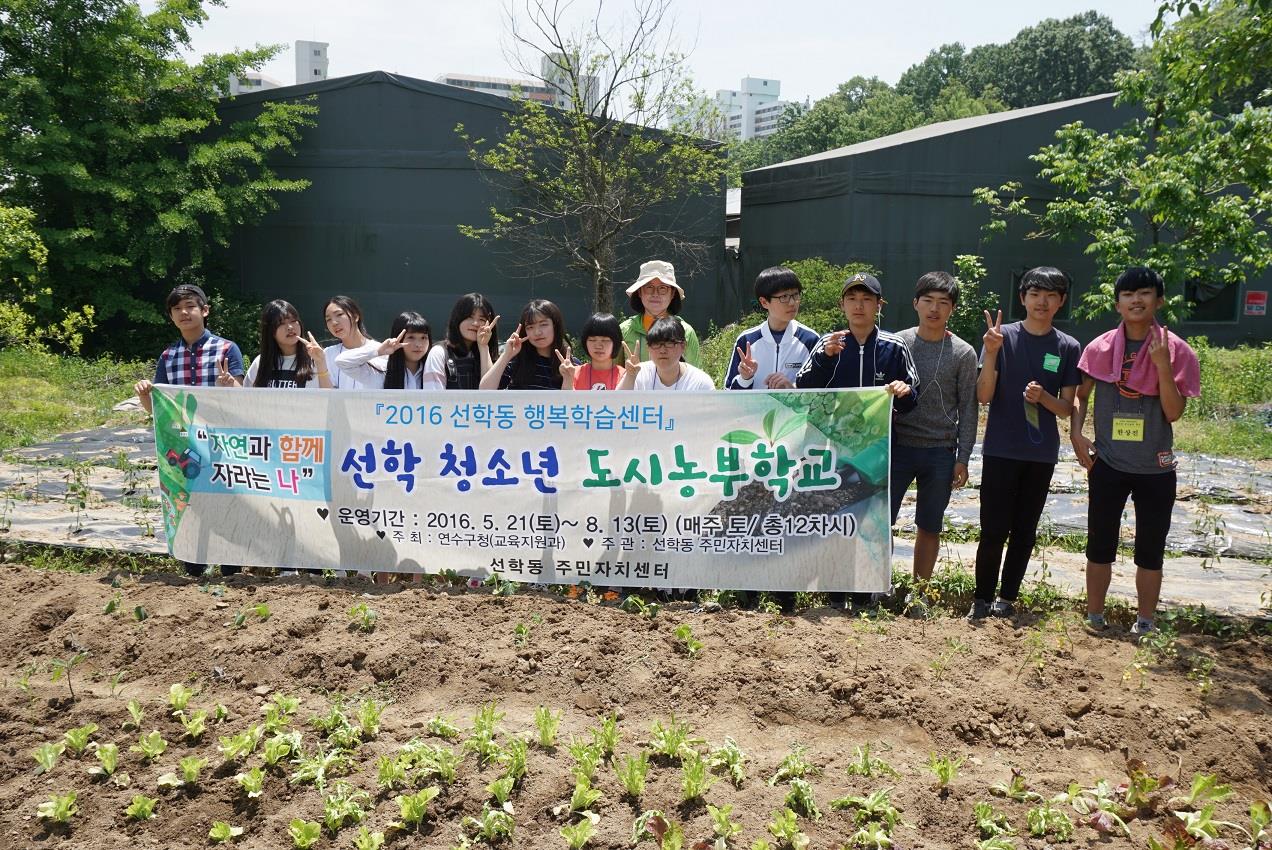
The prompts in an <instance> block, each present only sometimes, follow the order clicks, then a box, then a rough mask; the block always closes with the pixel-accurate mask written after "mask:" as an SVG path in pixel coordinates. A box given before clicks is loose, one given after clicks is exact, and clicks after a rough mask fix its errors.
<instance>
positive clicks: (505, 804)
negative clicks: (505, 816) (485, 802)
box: [486, 776, 514, 814]
mask: <svg viewBox="0 0 1272 850" xmlns="http://www.w3.org/2000/svg"><path fill="white" fill-rule="evenodd" d="M513 785H514V782H513V778H512V777H511V776H501V777H499V778H498V779H496V780H495V781H494V782H491V783H490V784H489V785H487V786H486V793H487V794H489V795H490V796H492V797H494V798H495V802H496V803H498V804H499V808H501V809H503V810H504V811H505V812H508V813H510V814H511V813H512V811H513V808H512V802H511V799H510V798H511V797H512V787H513Z"/></svg>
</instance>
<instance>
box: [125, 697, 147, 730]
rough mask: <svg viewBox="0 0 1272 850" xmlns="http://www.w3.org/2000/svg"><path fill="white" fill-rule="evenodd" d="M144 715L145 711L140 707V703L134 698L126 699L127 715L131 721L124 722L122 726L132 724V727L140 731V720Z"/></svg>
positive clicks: (126, 726)
mask: <svg viewBox="0 0 1272 850" xmlns="http://www.w3.org/2000/svg"><path fill="white" fill-rule="evenodd" d="M145 716H146V712H145V711H144V710H143V709H142V707H141V703H139V702H137V700H135V699H130V700H128V717H129V718H130V719H131V722H125V723H124V728H125V729H127V728H128V727H129V726H132V728H133V729H136V730H137V731H138V732H140V731H141V721H142V720H143V719H144V718H145Z"/></svg>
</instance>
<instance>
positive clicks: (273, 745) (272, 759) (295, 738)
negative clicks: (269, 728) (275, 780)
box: [262, 731, 300, 767]
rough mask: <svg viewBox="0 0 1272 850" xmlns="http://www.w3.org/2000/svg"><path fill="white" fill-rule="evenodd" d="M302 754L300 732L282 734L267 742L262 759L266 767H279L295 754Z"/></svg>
mask: <svg viewBox="0 0 1272 850" xmlns="http://www.w3.org/2000/svg"><path fill="white" fill-rule="evenodd" d="M299 752H300V732H295V731H293V732H287V733H280V734H278V735H275V736H274V737H272V738H270V739H269V740H268V741H266V742H265V747H264V751H263V755H262V757H263V758H264V759H265V766H266V767H277V766H278V765H280V764H282V763H283V760H284V759H286V758H287V757H288V756H290V755H292V754H293V753H299Z"/></svg>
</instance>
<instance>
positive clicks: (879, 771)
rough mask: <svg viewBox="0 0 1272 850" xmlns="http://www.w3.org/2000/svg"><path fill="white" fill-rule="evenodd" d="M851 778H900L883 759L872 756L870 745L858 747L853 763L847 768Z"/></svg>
mask: <svg viewBox="0 0 1272 850" xmlns="http://www.w3.org/2000/svg"><path fill="white" fill-rule="evenodd" d="M846 772H847V774H848V775H849V776H900V774H899V773H897V772H896V770H895V769H893V767H892V765H890V764H888V763H887V762H886V761H884V760H883V759H881V758H879V757H877V756H874V755H871V753H870V744H868V743H867V744H866V745H865V746H862V747H857V751H856V752H855V753H854V754H853V761H852V763H851V764H849V765H848V767H847V768H846Z"/></svg>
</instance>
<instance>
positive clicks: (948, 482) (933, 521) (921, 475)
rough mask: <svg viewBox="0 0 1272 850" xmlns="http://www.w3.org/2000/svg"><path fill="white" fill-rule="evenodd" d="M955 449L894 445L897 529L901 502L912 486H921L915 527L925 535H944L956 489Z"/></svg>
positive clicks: (893, 499)
mask: <svg viewBox="0 0 1272 850" xmlns="http://www.w3.org/2000/svg"><path fill="white" fill-rule="evenodd" d="M954 455H955V449H953V448H943V447H940V446H936V447H933V448H916V447H914V446H902V445H899V444H897V443H893V444H892V476H891V482H890V484H891V488H892V524H893V525H896V522H897V514H898V513H899V512H900V511H901V501H902V500H903V499H904V498H905V491H906V490H908V489H909V487H910V485H911V484H913V483H914V482H916V481H917V482H918V485H919V501H918V506H917V507H916V509H915V512H914V524H915V525H917V526H918V527H919V528H921V529H922V530H923V531H927V532H930V533H932V534H940V533H941V529H942V528H943V527H944V524H945V523H944V519H945V508H946V507H947V506H948V505H949V503H950V493H951V492H952V491H953V489H954V461H955V456H954Z"/></svg>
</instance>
